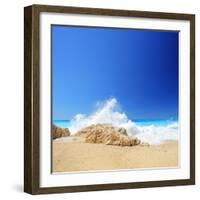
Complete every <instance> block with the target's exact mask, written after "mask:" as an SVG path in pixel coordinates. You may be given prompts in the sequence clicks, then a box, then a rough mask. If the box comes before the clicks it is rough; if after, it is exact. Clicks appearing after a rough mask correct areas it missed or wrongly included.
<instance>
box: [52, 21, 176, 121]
mask: <svg viewBox="0 0 200 200" xmlns="http://www.w3.org/2000/svg"><path fill="white" fill-rule="evenodd" d="M52 79H53V80H52V92H53V101H52V105H53V106H52V108H53V119H71V118H72V117H73V116H74V115H76V114H78V113H84V114H90V113H91V112H92V111H93V110H94V106H95V104H96V102H98V101H104V100H106V99H109V98H111V97H115V98H116V99H117V100H118V102H119V103H120V105H121V107H122V109H123V111H124V112H125V113H126V114H127V115H128V117H129V118H132V119H147V120H148V119H171V118H177V117H178V32H164V31H150V30H133V29H111V28H91V27H70V26H69V27H67V26H54V25H53V26H52Z"/></svg>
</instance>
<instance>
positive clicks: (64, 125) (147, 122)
mask: <svg viewBox="0 0 200 200" xmlns="http://www.w3.org/2000/svg"><path fill="white" fill-rule="evenodd" d="M132 122H133V123H135V124H136V125H137V126H142V127H143V126H146V127H147V126H155V127H165V126H168V125H173V124H176V123H178V121H177V120H168V119H159V120H146V119H145V120H142V119H138V120H137V119H136V120H132ZM53 124H54V125H56V126H59V127H61V128H69V127H70V126H71V125H72V124H73V120H72V121H70V120H53Z"/></svg>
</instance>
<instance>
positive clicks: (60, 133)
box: [52, 125, 70, 139]
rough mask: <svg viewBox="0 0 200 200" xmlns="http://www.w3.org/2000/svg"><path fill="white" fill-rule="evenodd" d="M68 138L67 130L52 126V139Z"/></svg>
mask: <svg viewBox="0 0 200 200" xmlns="http://www.w3.org/2000/svg"><path fill="white" fill-rule="evenodd" d="M66 136H70V131H69V129H68V128H60V127H58V126H55V125H53V126H52V137H53V139H56V138H60V137H66Z"/></svg>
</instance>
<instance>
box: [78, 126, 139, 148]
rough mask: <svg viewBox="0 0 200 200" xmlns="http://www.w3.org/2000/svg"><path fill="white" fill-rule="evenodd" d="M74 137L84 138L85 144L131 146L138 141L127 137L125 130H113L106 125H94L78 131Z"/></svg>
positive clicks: (113, 128)
mask: <svg viewBox="0 0 200 200" xmlns="http://www.w3.org/2000/svg"><path fill="white" fill-rule="evenodd" d="M75 136H79V137H83V138H85V142H87V143H103V144H106V145H120V146H133V145H138V144H140V140H138V139H137V138H134V137H130V136H128V135H127V132H126V129H124V128H115V127H113V126H112V125H108V124H96V125H91V126H88V127H86V128H83V129H81V130H79V131H78V132H77V133H76V134H75Z"/></svg>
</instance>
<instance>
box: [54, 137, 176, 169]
mask: <svg viewBox="0 0 200 200" xmlns="http://www.w3.org/2000/svg"><path fill="white" fill-rule="evenodd" d="M52 143H53V148H52V154H53V155H52V159H53V160H52V161H53V169H52V170H53V172H73V171H76V172H77V171H95V170H116V169H136V168H157V167H177V166H178V142H177V141H167V142H165V143H164V144H161V145H137V146H115V145H105V144H90V143H84V142H83V141H82V140H81V139H79V138H78V137H73V136H70V137H66V138H60V139H56V140H53V142H52Z"/></svg>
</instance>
